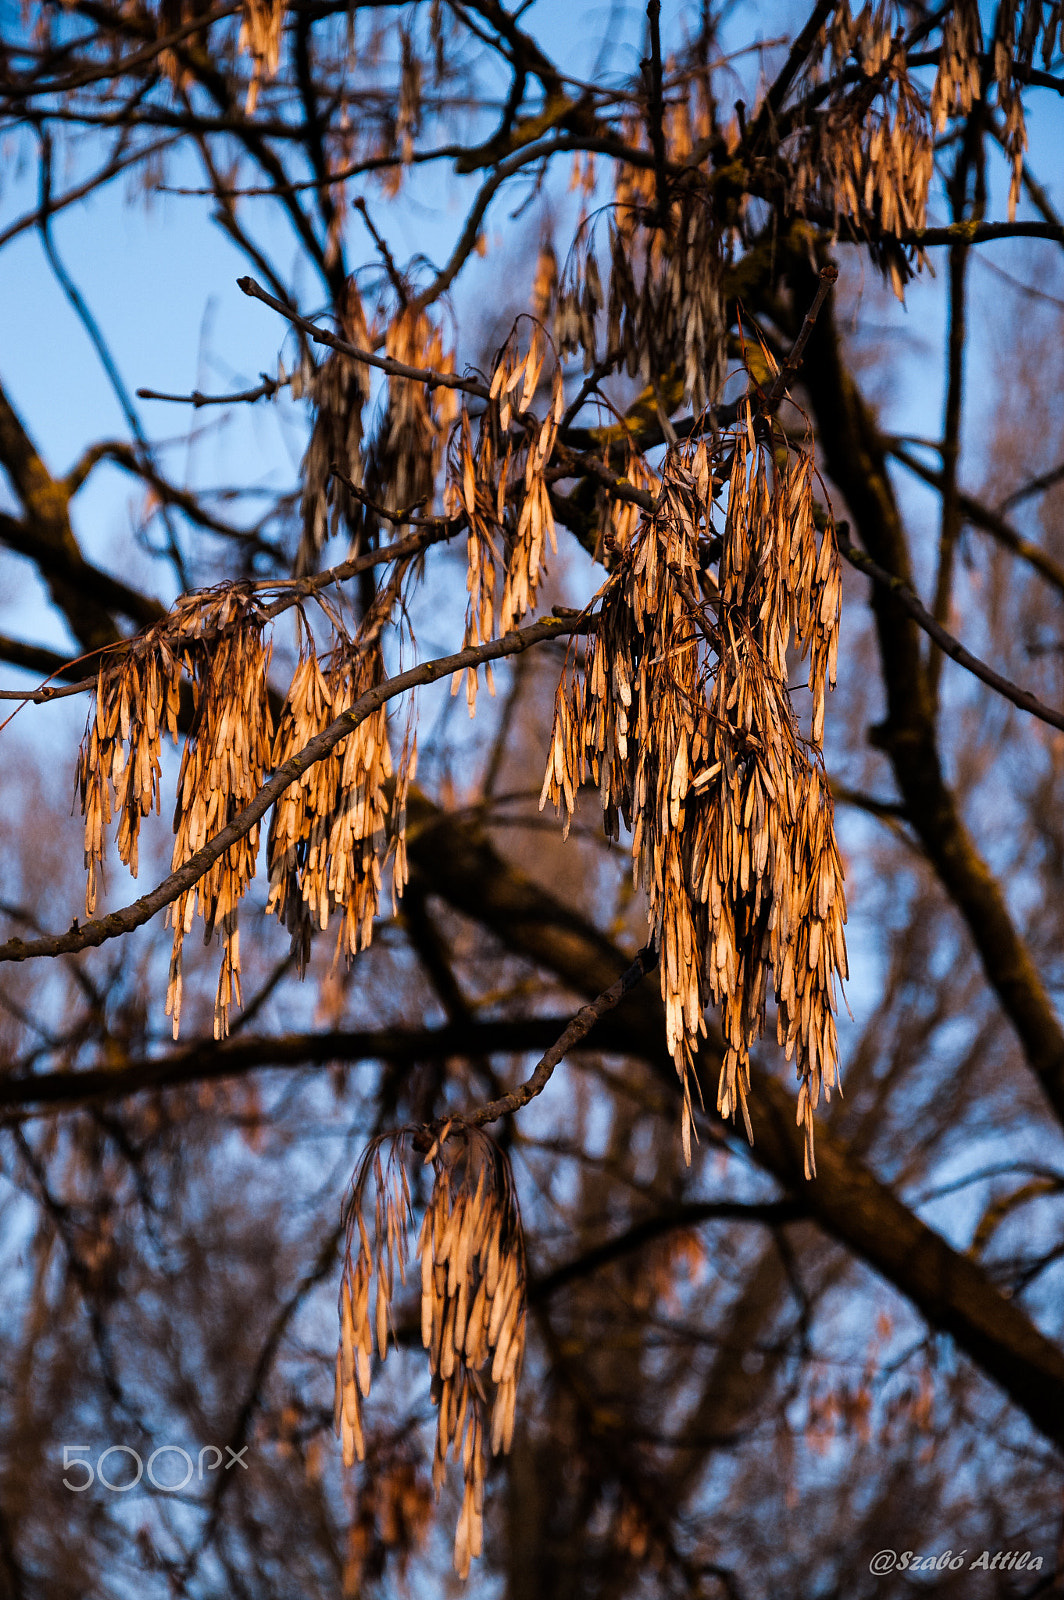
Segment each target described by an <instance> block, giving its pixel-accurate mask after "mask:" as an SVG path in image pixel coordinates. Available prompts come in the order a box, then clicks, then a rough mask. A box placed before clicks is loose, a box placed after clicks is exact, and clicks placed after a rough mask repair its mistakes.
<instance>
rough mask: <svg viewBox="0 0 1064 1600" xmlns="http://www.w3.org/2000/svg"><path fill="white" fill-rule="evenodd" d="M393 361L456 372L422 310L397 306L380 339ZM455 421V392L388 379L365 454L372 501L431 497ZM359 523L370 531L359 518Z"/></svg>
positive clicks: (403, 502)
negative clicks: (377, 425)
mask: <svg viewBox="0 0 1064 1600" xmlns="http://www.w3.org/2000/svg"><path fill="white" fill-rule="evenodd" d="M384 345H385V350H386V351H387V353H388V355H389V356H391V357H392V359H393V360H394V361H402V362H403V363H404V364H405V365H406V366H410V367H420V368H422V369H429V370H431V371H433V372H447V373H450V372H453V371H454V351H453V350H451V349H448V348H447V347H446V346H445V344H444V339H443V333H442V331H441V330H440V328H439V327H437V325H436V324H435V323H434V322H433V321H432V319H431V318H430V316H429V315H428V313H427V312H426V311H416V310H415V309H414V308H413V307H401V308H400V309H399V310H398V311H397V313H396V314H395V316H394V317H393V318H392V320H391V321H390V322H389V324H388V326H387V329H386V330H385V335H384ZM457 416H458V400H457V395H456V391H455V390H454V389H445V388H435V389H430V388H427V387H426V385H425V384H423V383H418V382H415V381H414V380H413V379H412V378H396V377H389V379H388V405H387V409H386V410H385V413H384V417H383V419H382V421H381V425H380V428H379V430H378V432H377V435H376V437H375V438H374V441H373V445H372V447H371V450H370V453H369V463H368V466H367V471H366V487H367V489H368V491H369V493H370V495H371V497H373V498H374V499H382V498H383V500H384V501H385V503H386V504H388V505H390V506H396V507H399V508H403V509H405V508H406V507H408V506H415V505H418V504H420V502H421V501H422V500H424V499H426V498H427V497H428V496H429V495H431V493H432V491H433V487H434V485H435V482H436V477H437V474H438V472H439V470H440V468H441V466H442V465H443V459H444V453H445V450H446V446H447V439H448V436H449V434H450V430H451V426H452V424H453V423H454V421H455V419H456V418H457ZM363 524H364V525H368V526H371V527H372V526H373V522H372V518H370V517H368V516H367V514H366V513H365V512H364V513H363Z"/></svg>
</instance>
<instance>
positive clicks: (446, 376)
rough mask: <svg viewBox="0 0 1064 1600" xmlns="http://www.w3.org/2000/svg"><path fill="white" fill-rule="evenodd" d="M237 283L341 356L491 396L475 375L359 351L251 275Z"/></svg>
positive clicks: (436, 386)
mask: <svg viewBox="0 0 1064 1600" xmlns="http://www.w3.org/2000/svg"><path fill="white" fill-rule="evenodd" d="M236 284H237V288H238V289H242V290H243V291H244V293H245V294H246V295H250V297H251V299H252V300H261V301H262V303H263V305H264V306H269V307H270V309H271V310H272V311H278V312H280V314H281V316H282V317H285V318H286V319H287V320H288V321H289V322H290V323H291V324H292V326H293V327H294V328H298V329H299V330H300V332H302V333H305V334H306V335H307V337H308V338H309V339H312V340H313V341H314V343H315V344H324V345H328V346H329V348H330V350H338V351H339V352H340V354H341V355H345V356H350V357H351V359H352V360H353V361H364V362H365V363H366V365H367V366H368V367H377V368H379V370H380V371H381V372H386V373H388V375H389V376H390V377H393V378H412V379H413V380H414V382H415V383H427V384H429V385H430V386H431V387H432V388H433V389H461V390H462V391H463V392H464V393H465V394H475V395H476V396H477V397H478V398H479V399H481V400H490V399H491V391H490V390H489V389H488V386H487V384H484V383H480V382H479V381H478V380H477V379H476V378H460V377H459V376H458V374H457V373H454V372H433V371H432V370H431V368H429V367H410V366H407V364H406V362H405V361H393V360H392V358H391V356H378V355H376V354H375V353H374V352H373V351H372V350H360V349H359V347H358V345H355V344H348V342H347V340H346V339H341V338H339V337H338V336H337V335H336V334H335V333H330V332H329V330H328V328H319V327H318V325H317V323H316V322H310V321H308V319H307V318H306V317H301V316H300V315H299V313H298V312H297V311H293V310H292V308H291V307H290V306H286V305H285V304H284V302H283V301H282V300H278V299H276V298H275V297H274V296H273V295H272V294H267V292H266V290H265V289H264V288H263V287H262V285H261V284H258V283H256V282H255V279H254V278H238V279H237V280H236Z"/></svg>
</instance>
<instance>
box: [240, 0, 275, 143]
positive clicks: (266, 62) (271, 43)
mask: <svg viewBox="0 0 1064 1600" xmlns="http://www.w3.org/2000/svg"><path fill="white" fill-rule="evenodd" d="M284 13H285V7H284V0H243V5H242V7H241V13H240V36H239V38H238V40H237V46H238V48H239V49H241V50H246V51H247V53H248V54H249V55H250V57H251V62H252V67H251V82H250V83H249V84H248V93H247V100H246V101H245V104H244V115H245V116H248V117H250V116H251V115H252V114H253V112H254V110H255V107H256V105H257V104H258V99H259V85H260V83H261V82H262V79H263V78H264V77H267V78H272V77H273V75H274V73H275V72H276V71H277V67H278V64H279V62H280V59H281V34H282V30H283V27H284Z"/></svg>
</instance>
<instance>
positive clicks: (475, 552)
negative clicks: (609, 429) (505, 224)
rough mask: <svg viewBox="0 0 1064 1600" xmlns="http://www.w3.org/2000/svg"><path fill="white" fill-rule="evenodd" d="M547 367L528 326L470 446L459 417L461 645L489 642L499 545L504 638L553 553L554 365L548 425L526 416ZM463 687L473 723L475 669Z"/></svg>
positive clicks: (510, 346) (559, 400)
mask: <svg viewBox="0 0 1064 1600" xmlns="http://www.w3.org/2000/svg"><path fill="white" fill-rule="evenodd" d="M545 358H546V343H545V340H544V336H543V332H542V329H541V328H540V327H539V326H538V324H533V327H532V333H531V336H530V339H529V344H528V349H527V351H526V352H525V354H524V356H521V354H520V351H519V348H518V342H517V336H516V333H512V334H511V335H510V337H509V339H508V340H507V341H506V343H505V345H504V346H503V348H502V350H501V351H500V353H499V356H498V359H497V361H496V364H495V369H494V371H493V373H492V380H491V388H490V397H489V400H488V403H487V405H486V406H485V408H484V411H483V413H482V414H481V417H480V420H479V425H478V431H477V438H476V443H475V445H474V442H473V434H472V429H471V427H470V423H469V416H468V413H467V412H466V410H465V408H464V407H463V409H462V418H461V426H460V428H459V429H458V431H457V433H456V436H455V443H454V449H453V450H452V453H451V459H450V461H449V463H448V466H449V484H448V501H449V504H450V506H451V508H452V510H457V509H458V508H459V507H460V508H461V510H462V511H463V512H464V513H465V517H466V520H467V523H468V528H469V533H468V538H467V569H466V589H467V591H468V593H469V603H468V606H467V609H466V629H465V639H464V643H465V644H466V645H470V644H479V643H481V642H483V641H484V640H486V639H489V638H491V636H492V631H493V629H494V626H495V601H496V594H495V591H496V582H497V570H498V566H499V564H500V563H501V559H502V557H501V547H502V546H503V545H504V544H505V545H506V546H508V549H509V553H508V555H507V558H506V564H505V572H504V580H503V591H502V600H501V604H500V607H499V629H500V632H502V633H507V632H509V630H510V629H511V628H513V627H515V626H516V624H517V623H518V622H519V621H520V620H521V618H522V617H523V616H524V615H525V613H526V612H527V611H529V610H531V609H532V608H533V607H534V606H535V603H536V591H537V589H538V586H539V581H540V578H541V576H542V574H543V572H544V570H545V564H544V553H545V548H546V545H547V543H548V542H549V544H550V547H551V549H552V550H554V551H556V550H557V548H558V546H557V542H556V538H555V530H554V512H553V510H552V508H551V503H550V495H549V493H548V490H547V484H546V479H545V476H544V473H545V469H546V467H547V464H548V462H549V461H550V458H551V454H552V452H553V450H554V444H555V440H556V439H557V434H558V425H559V423H560V421H561V417H562V412H563V409H564V394H563V388H562V373H561V367H560V366H559V365H557V364H556V365H555V369H554V376H553V380H552V391H551V406H550V410H549V411H548V412H547V415H546V416H545V417H544V418H543V419H542V421H541V420H539V419H538V418H536V417H534V416H533V415H532V414H531V413H530V411H529V407H530V406H531V403H532V399H533V397H534V395H535V393H536V390H537V387H538V385H539V381H540V377H541V374H542V371H543V365H544V361H545ZM522 454H523V470H522ZM485 677H486V681H487V684H488V687H489V689H490V690H491V691H492V693H494V686H493V678H492V672H491V667H490V665H488V666H487V667H486V668H485ZM465 681H466V700H467V702H468V705H469V711H470V715H472V714H473V712H474V710H475V707H476V694H477V673H476V670H475V669H474V668H472V667H470V668H468V669H467V671H466V673H465ZM460 682H461V675H460V674H459V675H456V677H455V681H454V684H453V686H452V692H454V693H457V690H458V686H459V684H460Z"/></svg>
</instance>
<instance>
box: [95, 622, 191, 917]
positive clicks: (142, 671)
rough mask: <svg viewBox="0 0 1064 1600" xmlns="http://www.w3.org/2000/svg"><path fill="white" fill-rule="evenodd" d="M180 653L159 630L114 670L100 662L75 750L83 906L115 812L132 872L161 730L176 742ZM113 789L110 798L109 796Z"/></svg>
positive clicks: (155, 777)
mask: <svg viewBox="0 0 1064 1600" xmlns="http://www.w3.org/2000/svg"><path fill="white" fill-rule="evenodd" d="M180 705H181V660H180V657H179V656H178V654H177V653H176V652H175V650H174V648H173V647H172V645H171V644H170V643H169V642H168V640H167V639H166V636H165V634H163V633H162V632H161V631H160V630H153V631H152V633H150V634H148V635H147V636H146V637H145V638H144V640H143V641H141V642H140V643H139V644H138V645H135V646H134V647H133V648H132V649H131V650H130V651H129V653H128V654H127V655H126V657H125V659H124V660H123V662H122V663H121V665H120V667H119V668H118V670H117V671H116V672H113V673H111V674H110V675H109V676H108V675H105V672H104V666H103V664H102V663H101V666H100V672H99V678H98V681H97V685H96V704H95V706H94V708H93V710H92V712H91V714H90V716H89V721H88V726H87V727H86V729H85V736H84V738H83V739H82V741H81V748H80V750H79V751H78V762H77V768H76V773H75V784H76V787H77V790H78V793H79V794H80V796H81V810H82V815H83V816H84V818H85V869H86V872H87V873H88V881H87V884H86V888H85V912H86V915H87V916H90V917H91V916H92V915H93V913H94V912H95V910H96V899H97V894H98V890H99V869H100V867H101V866H102V864H103V859H104V854H105V850H106V842H105V839H104V830H105V828H106V827H107V826H108V824H109V823H110V821H111V818H112V816H117V817H118V832H117V835H116V840H117V844H118V854H119V856H120V857H121V859H122V860H123V861H124V862H125V864H126V866H127V867H128V868H129V870H130V872H131V873H132V874H133V876H134V877H136V876H137V867H138V847H139V843H140V821H141V818H142V817H146V816H147V815H148V813H149V812H150V811H151V809H152V806H153V805H154V807H155V811H156V814H157V815H158V812H159V809H160V788H159V780H160V778H161V776H162V772H161V768H160V765H159V753H160V748H161V744H162V735H163V733H164V731H165V732H168V733H169V734H170V736H171V738H172V739H173V740H174V743H175V744H176V743H177V716H178V711H179V710H180ZM112 796H113V801H112Z"/></svg>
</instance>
